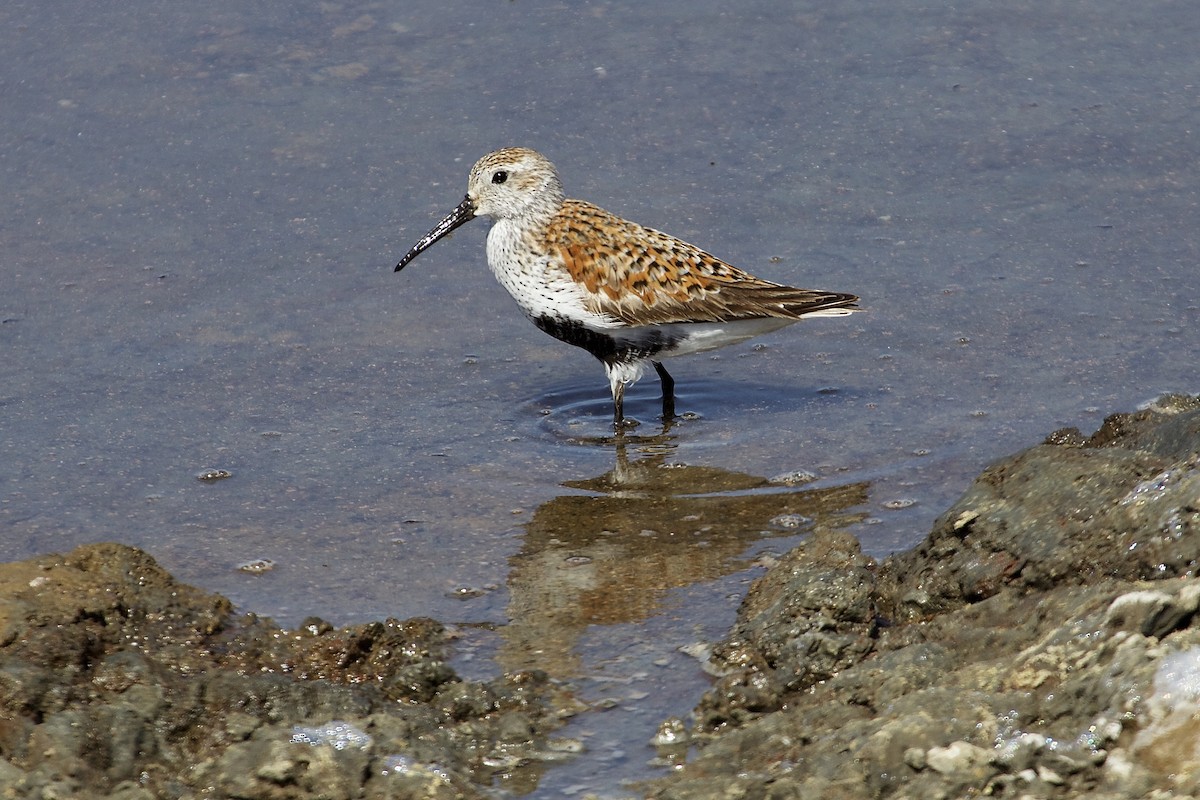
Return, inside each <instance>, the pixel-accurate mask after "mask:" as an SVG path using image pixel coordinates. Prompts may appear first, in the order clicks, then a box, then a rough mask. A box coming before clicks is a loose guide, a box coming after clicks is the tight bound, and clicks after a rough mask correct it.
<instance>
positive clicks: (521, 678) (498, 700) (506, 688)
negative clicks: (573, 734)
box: [0, 544, 568, 800]
mask: <svg viewBox="0 0 1200 800" xmlns="http://www.w3.org/2000/svg"><path fill="white" fill-rule="evenodd" d="M443 648H444V637H443V631H442V628H441V626H440V625H438V624H437V623H436V622H433V621H432V620H424V619H416V620H407V621H400V620H386V621H384V622H378V623H370V624H367V625H358V626H350V627H346V628H341V629H334V628H333V626H331V625H329V624H328V623H325V622H323V621H321V620H318V619H315V618H314V619H312V620H306V621H305V623H304V624H303V625H302V626H301V628H300V629H298V630H296V631H288V630H283V629H280V628H278V627H277V626H275V625H274V624H273V623H272V622H270V620H265V619H260V618H257V617H254V616H252V615H247V616H240V617H239V616H237V615H235V614H234V613H233V609H232V606H231V605H230V603H229V601H228V600H226V599H224V598H222V597H219V596H217V595H213V594H209V593H206V592H203V591H200V590H199V589H195V588H193V587H190V586H186V585H184V584H180V583H178V582H177V581H175V580H174V579H173V578H172V577H171V576H170V575H169V574H167V573H166V572H165V571H164V570H162V569H161V568H160V567H159V566H158V565H157V564H156V563H155V562H154V560H153V559H152V558H150V557H149V556H148V555H146V554H145V553H143V552H141V551H139V550H135V549H133V548H129V547H123V546H120V545H113V544H100V545H89V546H86V547H80V548H78V549H77V550H74V551H72V552H71V553H68V554H66V555H63V556H45V557H42V558H37V559H32V560H30V561H24V562H18V563H13V564H3V565H0V754H2V755H3V759H2V760H0V788H2V789H3V793H4V796H5V797H15V798H22V797H30V798H33V797H37V798H49V797H62V798H67V797H70V798H128V799H129V800H142V798H151V797H154V798H158V797H170V798H178V797H188V796H211V797H243V798H265V799H267V800H270V799H271V798H317V797H326V798H362V797H367V798H388V797H397V798H398V797H412V796H421V797H429V798H442V797H445V798H462V797H468V798H469V797H482V796H483V788H484V787H486V786H488V785H490V784H491V783H492V782H493V781H495V780H497V779H500V778H508V777H511V776H512V775H514V774H519V772H520V771H521V770H522V769H523V768H524V765H525V764H527V763H529V762H531V761H532V760H534V759H536V758H538V757H540V755H541V753H542V752H543V751H544V749H545V748H546V746H547V745H546V733H547V732H548V731H549V730H551V729H552V728H554V727H555V726H557V724H558V719H559V715H560V704H559V701H560V700H561V701H562V704H564V705H565V703H566V702H567V700H568V698H559V697H557V696H556V691H557V690H556V689H555V688H554V687H553V686H552V685H551V683H550V682H549V681H548V680H547V679H546V678H545V676H544V675H540V674H537V673H520V674H517V675H509V676H503V677H501V678H498V679H496V680H494V681H489V682H487V683H477V682H466V681H461V680H460V679H459V678H458V677H457V676H456V675H455V674H454V672H453V671H452V670H451V669H450V668H449V667H448V666H447V665H446V663H445V661H444V654H443ZM497 765H500V766H497Z"/></svg>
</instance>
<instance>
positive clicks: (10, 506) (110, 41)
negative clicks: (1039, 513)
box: [0, 2, 1200, 797]
mask: <svg viewBox="0 0 1200 800" xmlns="http://www.w3.org/2000/svg"><path fill="white" fill-rule="evenodd" d="M1197 28H1200V19H1197V18H1196V15H1195V14H1194V13H1192V10H1191V7H1190V6H1189V5H1187V4H1179V3H1151V4H1123V3H1116V2H1101V3H1093V4H1090V5H1088V6H1086V7H1075V6H1065V5H1054V4H1052V5H1049V6H1047V5H1045V4H1033V3H1016V4H1006V5H1005V6H1003V7H1000V6H996V5H995V4H991V3H983V2H972V3H966V4H962V3H960V4H957V5H956V7H955V8H954V9H945V8H936V9H935V8H927V7H924V6H921V5H919V4H913V3H906V2H901V3H869V2H864V3H850V4H846V3H843V4H839V5H838V6H837V7H836V9H834V8H832V7H831V8H830V9H825V8H823V7H821V6H819V5H818V6H811V7H809V6H803V5H802V6H792V7H788V8H786V9H782V8H781V7H780V6H778V5H777V4H771V3H751V4H749V5H746V4H743V5H742V6H739V8H738V10H737V12H736V13H734V12H733V11H730V10H728V8H727V7H726V6H725V5H723V4H719V3H711V4H704V3H699V4H697V3H689V4H687V5H686V6H683V5H680V6H677V7H675V6H671V5H669V4H668V5H663V4H657V5H652V6H639V7H635V8H624V7H620V6H611V5H589V6H582V7H571V6H562V5H554V4H544V3H536V2H535V3H529V2H521V3H506V4H499V5H496V6H493V7H488V8H482V7H480V6H478V4H469V3H453V2H451V3H444V2H443V3H437V4H433V3H421V2H417V3H406V4H404V5H402V6H395V7H392V6H388V5H383V4H379V3H327V4H322V5H320V6H313V7H297V6H296V5H295V4H291V3H281V2H265V3H259V4H255V5H254V6H253V7H249V6H246V5H245V4H241V3H231V2H217V3H209V4H203V5H201V6H189V7H183V6H181V7H178V8H176V7H171V8H163V7H160V6H159V5H157V4H144V3H137V2H134V3H125V4H115V3H100V4H95V3H87V4H84V3H72V2H66V3H56V4H53V5H51V6H47V5H45V4H36V3H22V2H14V3H9V4H6V5H5V7H4V9H3V10H0V41H2V44H3V46H2V47H0V54H2V55H0V60H2V61H3V64H4V69H3V70H0V97H2V98H3V102H2V103H0V136H2V137H3V138H2V140H0V141H2V143H3V145H2V147H0V174H2V175H3V182H4V186H5V191H4V193H3V194H2V195H0V206H2V208H3V214H2V217H0V218H2V219H3V220H4V224H3V225H2V226H0V246H2V248H3V250H2V252H3V258H4V263H3V266H2V267H0V353H3V358H2V359H0V378H2V381H0V434H2V437H0V532H2V539H0V557H3V558H5V559H17V558H23V557H26V556H29V555H32V554H35V553H42V552H46V551H52V550H65V549H67V548H70V547H72V546H74V545H75V544H77V543H80V542H85V541H98V540H110V539H111V540H119V541H122V542H126V543H129V544H134V545H137V546H140V547H144V548H145V549H147V550H148V551H149V552H151V553H152V554H153V555H154V556H155V557H156V558H158V559H159V560H160V561H161V562H162V563H163V565H164V566H166V567H167V568H168V569H170V570H171V571H173V572H174V573H176V574H177V575H179V576H181V577H182V578H183V579H185V580H187V581H189V582H192V583H195V584H197V585H200V586H203V587H205V588H207V589H211V590H214V591H220V592H223V593H225V594H227V595H228V596H230V597H231V598H233V599H234V600H235V601H236V602H238V603H239V604H240V605H241V606H242V607H243V608H246V609H247V610H253V611H255V612H258V613H260V614H265V615H271V616H274V617H276V618H277V619H279V620H280V621H281V622H284V623H298V622H299V621H300V620H301V619H303V618H304V617H305V616H308V615H319V616H322V617H325V618H327V619H330V620H331V621H334V622H338V623H342V622H352V621H360V620H366V619H375V618H380V617H384V616H397V617H404V616H412V615H430V616H434V617H436V618H438V619H442V620H446V621H451V622H455V621H457V622H460V623H462V624H463V627H462V629H461V633H462V636H463V638H462V642H461V647H460V649H459V658H460V663H459V664H458V665H457V666H458V667H459V668H460V669H462V670H463V671H464V672H468V673H472V674H489V673H491V672H494V671H495V670H497V669H499V668H501V667H503V668H506V669H507V668H513V667H516V666H523V665H527V664H530V663H538V664H542V665H553V670H552V671H554V672H555V673H556V674H557V675H558V676H559V677H562V678H563V679H565V680H569V681H573V682H575V683H576V684H577V685H578V686H579V687H580V693H581V695H582V696H583V697H584V698H585V699H588V700H592V701H598V702H599V701H607V702H604V703H603V705H605V706H612V707H613V710H610V711H607V712H603V713H601V712H596V713H590V714H584V715H582V716H581V717H580V718H579V719H577V720H576V721H574V722H573V723H572V724H571V726H569V728H568V730H567V732H566V734H567V735H571V736H578V737H581V738H583V739H584V740H585V742H586V744H587V750H586V752H585V753H584V754H583V755H582V756H580V757H579V758H577V759H575V760H574V761H572V762H568V763H567V764H565V765H562V766H555V767H552V768H550V769H548V770H547V772H546V773H545V774H544V775H541V776H540V777H539V780H537V781H536V782H534V783H531V784H528V785H524V786H522V787H520V790H521V791H523V792H532V793H533V794H534V795H535V796H545V797H557V796H561V795H563V794H570V793H575V792H578V791H582V790H585V789H586V790H593V791H600V792H604V793H614V792H616V791H617V790H618V786H617V781H619V780H625V779H629V778H637V777H645V776H647V775H652V774H654V770H655V768H651V767H648V766H647V762H648V761H649V760H650V759H652V758H653V757H654V752H653V750H652V749H651V748H650V747H649V746H648V745H647V741H648V740H649V738H650V736H651V735H652V734H653V732H654V728H655V726H656V725H657V723H658V722H659V721H660V720H661V719H662V718H663V717H665V716H667V715H668V714H680V715H684V714H686V712H687V711H688V710H689V709H690V708H691V707H692V705H694V703H695V701H696V699H697V698H698V696H699V694H700V692H701V691H702V690H703V688H704V686H705V685H706V681H705V678H704V676H703V675H702V673H701V671H700V670H699V667H698V664H697V663H696V662H695V661H694V660H693V659H692V657H690V656H687V655H684V654H682V653H681V652H679V651H678V650H677V648H678V647H679V646H683V645H688V644H692V643H695V642H698V641H704V640H711V639H713V638H716V637H719V636H720V635H721V634H722V633H723V632H724V630H725V629H726V628H727V627H728V624H729V623H730V622H731V621H732V619H733V615H734V613H735V611H736V607H737V604H738V602H739V600H740V598H741V596H742V595H743V593H744V591H745V587H746V584H747V583H748V582H749V580H751V579H752V578H753V577H754V576H755V575H757V574H759V572H760V570H761V566H759V565H760V564H761V563H762V559H763V558H764V557H766V558H769V556H770V554H771V553H773V552H781V551H783V550H784V549H786V548H787V547H788V546H790V545H791V544H794V543H795V542H796V541H798V540H799V537H802V536H804V535H805V534H806V533H807V532H808V531H810V530H811V528H812V526H813V525H846V526H849V527H850V529H851V530H852V531H853V532H854V533H855V534H856V535H857V536H858V537H859V538H860V539H861V541H862V543H863V547H864V549H865V550H866V551H868V552H870V553H871V554H873V555H876V556H880V557H882V556H884V555H886V554H887V553H889V552H892V551H894V550H897V549H901V548H905V547H908V546H911V545H912V544H914V543H915V542H916V541H918V540H919V539H920V537H921V536H923V535H924V533H925V532H926V531H927V530H928V528H929V526H930V524H931V523H932V521H933V519H934V518H935V517H936V515H937V514H938V513H939V512H940V511H941V510H943V509H944V508H945V507H946V506H948V505H949V503H950V502H952V501H953V500H954V498H955V497H957V496H958V494H960V493H961V492H962V491H963V490H964V489H965V488H966V487H967V485H968V484H969V482H970V480H971V479H972V477H973V476H974V475H975V474H976V473H977V472H978V471H979V469H980V468H982V467H983V466H984V465H985V464H986V463H988V462H989V461H991V460H993V459H995V458H997V457H1000V456H1002V455H1005V454H1007V453H1009V452H1012V451H1013V450H1015V449H1018V448H1020V447H1024V446H1026V445H1029V444H1032V443H1034V442H1036V441H1038V440H1040V438H1041V437H1043V436H1044V435H1045V434H1046V433H1048V432H1049V431H1051V430H1053V429H1055V428H1058V427H1061V426H1065V425H1077V426H1079V427H1081V428H1083V429H1085V430H1090V429H1092V428H1094V427H1095V426H1096V425H1098V424H1099V422H1100V421H1101V418H1102V416H1103V414H1105V413H1107V412H1109V411H1115V410H1127V409H1130V408H1132V407H1133V406H1135V405H1137V404H1138V403H1140V402H1142V401H1144V400H1147V399H1148V398H1151V397H1153V396H1155V395H1157V394H1159V393H1161V392H1163V391H1172V390H1174V391H1193V392H1194V391H1197V390H1198V389H1200V379H1198V378H1197V373H1196V364H1197V363H1198V360H1200V359H1198V358H1197V356H1198V355H1200V346H1198V343H1197V338H1198V337H1197V334H1196V330H1197V322H1198V320H1200V301H1198V300H1197V299H1196V298H1197V297H1200V270H1198V269H1197V266H1196V265H1197V260H1198V256H1200V243H1198V240H1197V236H1196V234H1195V221H1196V219H1197V218H1198V211H1200V195H1198V194H1197V190H1196V188H1195V187H1196V186H1197V185H1200V181H1198V180H1197V179H1198V178H1200V175H1198V174H1197V173H1198V171H1200V166H1198V164H1200V159H1197V155H1198V150H1200V144H1198V142H1197V133H1196V131H1197V128H1196V125H1197V120H1198V119H1200V102H1198V100H1197V96H1198V95H1197V90H1196V87H1197V85H1200V63H1198V59H1197V56H1196V51H1195V47H1194V42H1195V41H1197V39H1198V37H1200V31H1198V30H1197ZM668 32H669V34H670V35H665V34H666V33H668ZM509 144H522V145H528V146H532V147H536V148H538V149H540V150H542V151H543V152H545V153H546V154H547V155H549V156H550V157H551V158H552V159H553V160H554V161H555V162H556V163H557V164H558V166H559V169H560V171H561V173H562V176H563V180H564V182H565V184H566V186H567V190H568V194H569V195H572V196H576V197H581V198H584V199H588V200H591V201H593V202H596V203H599V204H600V205H602V206H605V207H607V208H609V209H610V210H612V211H615V212H618V213H621V214H623V215H625V216H628V217H630V218H632V219H635V220H637V221H639V222H642V223H644V224H647V225H650V226H652V227H656V228H660V229H663V230H667V231H669V232H671V233H673V234H675V235H678V236H680V237H682V238H685V239H687V240H689V241H692V242H695V243H696V244H698V245H701V246H703V247H705V248H707V249H709V250H711V251H713V252H715V253H716V254H718V255H719V256H721V257H724V258H727V259H728V260H730V261H731V262H732V263H735V264H737V265H738V266H741V267H744V268H746V269H749V270H750V271H752V272H755V273H757V274H760V275H762V276H764V277H768V278H772V279H775V280H779V281H782V282H787V283H794V284H798V285H805V286H812V287H814V288H820V289H828V290H835V291H851V292H855V293H857V294H860V295H861V296H862V298H863V305H864V306H866V307H867V308H868V309H869V312H868V313H865V314H859V315H855V316H853V317H851V318H847V319H829V320H814V321H812V322H811V323H808V322H806V323H803V324H800V325H797V326H794V327H792V328H789V329H786V330H784V331H781V332H778V333H775V334H772V335H771V336H768V337H765V338H763V339H761V340H759V341H757V342H754V343H749V344H746V345H742V346H738V347H733V348H729V349H726V350H723V351H719V352H718V353H715V354H712V355H711V356H709V355H701V356H694V357H691V358H688V359H682V360H679V361H676V362H672V364H671V365H670V367H671V371H672V373H673V375H674V376H675V378H676V382H677V389H678V395H679V401H678V408H679V411H680V412H682V413H684V414H685V417H686V418H685V419H683V420H681V421H680V422H679V423H678V424H676V425H674V426H672V427H671V428H670V429H669V430H666V431H664V430H662V426H661V424H660V423H659V422H658V421H657V420H656V419H655V411H656V407H657V402H658V397H657V395H658V388H657V386H656V382H655V381H654V380H653V379H652V377H651V378H650V379H647V380H645V381H643V382H642V383H641V384H639V385H637V386H636V387H634V389H633V390H631V395H630V397H629V398H628V400H627V404H628V413H630V414H632V415H633V416H635V417H637V418H638V419H640V420H641V425H640V426H639V427H638V428H637V429H636V430H635V431H634V432H633V436H631V437H629V439H628V441H626V442H625V443H624V448H623V452H621V450H622V448H620V447H618V446H617V443H615V442H614V441H613V439H612V437H611V435H610V433H611V432H610V430H609V428H608V420H609V414H610V413H611V412H610V407H609V401H608V396H607V395H608V392H607V387H606V383H605V380H604V377H603V372H602V370H601V369H600V367H599V365H598V364H596V363H595V362H594V361H593V360H592V359H591V358H590V357H589V356H587V355H586V354H585V353H583V352H582V351H576V350H573V349H571V348H568V347H566V346H564V345H561V344H559V343H557V342H555V341H553V340H552V339H550V338H549V337H546V336H544V335H543V334H541V333H539V332H538V331H537V330H535V329H534V328H533V327H532V326H530V325H529V324H528V323H527V322H526V321H525V320H524V319H522V318H521V317H520V315H519V314H518V313H517V311H516V309H515V307H514V306H513V305H512V303H511V301H510V300H509V299H508V297H507V296H505V295H504V293H503V291H502V290H501V289H500V288H499V287H498V286H497V285H496V284H495V282H494V281H493V279H492V277H491V276H490V275H489V274H488V271H487V269H486V267H485V265H484V258H483V239H484V235H485V230H486V223H485V222H483V221H478V222H475V223H473V224H472V225H469V226H467V227H465V228H463V229H461V230H460V231H459V232H458V233H456V234H455V235H454V236H453V237H452V238H451V239H448V240H446V241H443V242H441V243H439V244H438V245H437V246H436V247H434V248H432V249H431V250H429V251H428V252H427V253H425V254H424V255H422V256H421V258H420V259H419V260H417V261H416V262H414V263H413V264H412V265H411V266H410V267H408V268H407V269H406V270H405V271H404V272H403V273H401V274H400V275H394V274H393V273H392V272H391V268H392V266H393V265H394V264H395V262H396V260H397V259H398V257H399V256H400V255H402V254H403V253H404V251H405V250H407V249H408V247H409V246H410V245H411V244H412V243H413V242H414V241H415V240H416V238H417V237H419V236H420V235H421V234H423V233H424V232H425V231H426V230H428V228H429V227H430V226H431V225H432V224H433V223H434V222H435V221H436V220H437V219H440V217H441V216H442V214H444V213H445V212H446V211H448V210H449V209H450V208H451V207H453V206H454V205H455V204H456V203H457V202H458V201H459V200H460V199H461V197H462V193H463V191H464V189H465V180H466V173H467V170H468V169H469V167H470V165H471V163H472V162H473V161H474V160H475V159H476V158H477V157H478V156H479V155H482V154H483V153H484V152H486V151H488V150H490V149H493V148H494V147H497V146H501V145H509ZM206 468H217V469H225V470H228V471H229V472H230V473H231V477H229V478H227V479H224V480H217V481H201V480H199V479H198V478H197V476H198V475H199V474H200V473H201V472H202V470H204V469H206ZM797 471H807V472H810V473H812V474H813V475H814V476H815V477H816V481H815V482H814V483H811V484H807V485H804V486H794V487H792V486H785V485H780V484H772V483H769V482H766V479H770V478H772V477H775V476H780V475H785V474H788V473H793V472H797ZM253 559H270V560H271V561H273V562H274V563H275V568H274V569H273V570H271V571H269V572H266V573H264V574H251V573H248V572H243V571H239V570H238V569H237V565H239V564H241V563H244V562H246V561H249V560H253ZM510 620H511V621H512V623H511V624H509V625H507V626H505V627H499V628H497V629H496V631H495V632H490V631H489V630H487V628H488V627H491V626H501V625H503V624H504V623H506V622H508V621H510ZM479 626H483V627H479ZM680 674H690V675H691V676H692V677H693V680H691V681H690V682H683V681H680V680H679V675H680Z"/></svg>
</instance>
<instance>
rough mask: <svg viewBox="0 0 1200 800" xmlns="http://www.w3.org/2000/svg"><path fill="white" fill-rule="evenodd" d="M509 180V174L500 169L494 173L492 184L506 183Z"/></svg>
mask: <svg viewBox="0 0 1200 800" xmlns="http://www.w3.org/2000/svg"><path fill="white" fill-rule="evenodd" d="M506 180H508V172H506V171H505V170H502V169H498V170H496V171H495V172H493V173H492V183H504V182H505V181H506Z"/></svg>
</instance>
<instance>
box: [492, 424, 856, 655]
mask: <svg viewBox="0 0 1200 800" xmlns="http://www.w3.org/2000/svg"><path fill="white" fill-rule="evenodd" d="M614 443H615V450H616V464H615V465H614V467H613V469H611V470H609V471H608V472H606V473H604V474H603V475H600V476H598V477H595V478H588V479H585V480H573V481H566V482H564V483H563V486H565V487H567V488H570V489H576V490H579V493H577V494H576V493H572V494H564V495H561V496H559V497H556V498H554V499H553V500H551V501H549V502H547V503H545V504H543V505H542V506H541V507H540V508H538V509H537V511H535V512H534V515H533V518H532V519H531V520H530V521H529V523H528V525H527V526H526V532H525V536H524V540H523V541H524V544H523V546H522V548H521V550H520V551H519V552H518V553H516V554H515V555H513V556H512V557H511V559H510V564H511V571H510V574H509V579H508V587H509V593H510V603H509V608H508V616H509V619H510V620H511V622H510V623H509V624H508V625H507V626H506V627H505V628H504V629H503V634H502V635H503V637H504V643H503V645H502V647H501V652H500V654H499V660H500V662H501V664H502V665H503V666H504V668H505V669H506V670H516V669H523V668H527V667H535V666H536V667H538V668H541V669H545V670H547V671H549V672H550V673H551V674H553V675H555V676H556V677H559V678H567V677H570V676H572V675H575V674H577V673H578V671H579V662H578V658H577V656H576V655H575V653H574V646H575V643H576V641H577V640H578V639H579V637H580V636H581V635H582V634H583V633H584V631H585V630H586V629H587V627H588V626H589V625H611V624H618V623H628V622H636V621H639V620H642V619H645V618H647V617H649V616H651V615H652V614H654V613H656V612H657V611H658V609H659V607H660V604H661V603H662V602H663V599H664V597H665V596H666V595H667V593H668V592H669V591H670V590H671V589H674V588H678V587H683V586H688V585H690V584H694V583H697V582H702V581H709V580H713V579H715V578H718V577H721V576H723V575H727V574H730V573H733V572H738V571H740V570H743V569H746V568H747V566H748V563H747V558H746V556H745V553H746V552H747V549H748V548H749V547H750V546H751V545H753V544H754V543H756V542H760V541H762V540H764V539H771V538H780V537H795V536H798V535H803V534H805V533H811V532H813V531H814V530H816V529H818V528H821V527H826V528H829V527H838V528H840V527H845V526H848V525H850V524H851V523H854V522H857V521H861V520H862V519H863V518H864V517H865V516H866V515H865V514H864V513H851V512H850V511H849V509H851V508H852V507H854V506H858V505H861V504H863V503H865V502H866V500H867V489H868V484H867V483H854V484H849V485H845V486H837V487H833V488H824V489H807V490H806V489H802V488H798V487H795V486H787V485H781V484H778V483H772V482H771V481H769V480H768V479H766V478H760V477H755V476H752V475H746V474H742V473H736V472H730V471H728V470H723V469H720V468H717V467H703V466H688V465H683V464H675V463H670V462H669V461H668V459H669V457H670V456H671V455H672V454H673V453H674V450H675V445H674V443H673V441H672V439H671V438H670V435H669V427H668V428H664V430H663V432H662V433H661V434H659V435H657V436H641V437H639V436H632V435H618V436H617V437H616V439H615V441H614ZM631 452H632V454H633V455H632V456H631V455H630V453H631Z"/></svg>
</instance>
